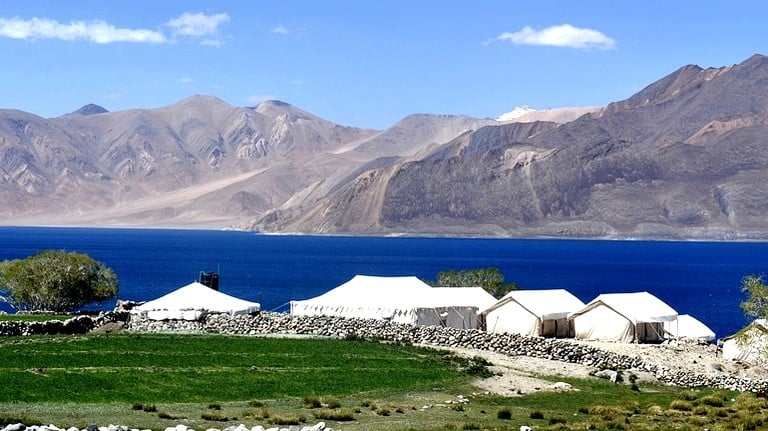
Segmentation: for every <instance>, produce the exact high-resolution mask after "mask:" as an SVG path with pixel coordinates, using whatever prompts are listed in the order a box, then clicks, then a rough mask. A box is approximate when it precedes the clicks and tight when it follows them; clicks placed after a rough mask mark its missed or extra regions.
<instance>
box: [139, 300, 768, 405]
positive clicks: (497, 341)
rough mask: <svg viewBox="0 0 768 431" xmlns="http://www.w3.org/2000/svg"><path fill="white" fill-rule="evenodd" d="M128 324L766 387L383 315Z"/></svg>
mask: <svg viewBox="0 0 768 431" xmlns="http://www.w3.org/2000/svg"><path fill="white" fill-rule="evenodd" d="M128 328H129V329H131V330H134V331H141V332H168V331H184V332H211V333H221V334H241V335H267V334H286V335H311V336H322V337H336V338H348V337H353V338H370V339H377V340H381V341H388V342H398V343H406V344H425V345H432V346H441V347H458V348H465V349H479V350H486V351H491V352H497V353H502V354H505V355H509V356H530V357H536V358H543V359H550V360H556V361H562V362H570V363H577V364H582V365H587V366H590V367H594V368H610V369H614V370H636V371H644V372H649V373H652V374H653V375H655V376H656V378H657V379H659V380H660V381H662V382H665V383H668V384H671V385H677V386H683V387H701V386H706V387H712V388H720V389H729V390H735V391H743V392H746V391H751V392H760V393H766V392H768V380H763V379H750V378H747V377H742V376H736V375H732V374H728V373H717V374H711V375H710V374H700V373H694V372H691V371H688V370H684V369H677V368H673V367H669V366H666V365H662V364H655V363H651V362H649V361H647V360H644V359H643V358H641V357H640V356H637V355H624V354H618V353H615V352H610V351H606V350H602V349H599V348H597V347H593V346H589V345H585V344H581V343H576V342H573V341H570V340H563V339H553V338H541V337H528V336H522V335H516V334H489V333H487V332H483V331H480V330H476V329H471V330H464V329H455V328H442V327H436V326H416V325H408V324H401V323H392V322H387V321H383V320H367V319H345V318H338V317H328V316H300V317H292V316H290V315H288V314H281V313H269V312H262V313H260V314H258V315H255V316H229V315H225V314H211V315H208V316H205V317H204V318H203V319H202V320H201V321H194V322H187V321H172V322H168V321H151V320H148V319H144V318H140V317H138V316H136V315H133V316H131V319H130V321H129V324H128Z"/></svg>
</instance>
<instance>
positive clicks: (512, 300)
mask: <svg viewBox="0 0 768 431" xmlns="http://www.w3.org/2000/svg"><path fill="white" fill-rule="evenodd" d="M583 307H584V303H583V302H581V301H580V300H579V299H578V298H576V297H575V296H573V295H572V294H571V293H570V292H568V291H567V290H564V289H547V290H514V291H512V292H509V293H508V294H506V295H504V297H503V298H501V299H500V300H499V301H498V302H496V304H494V305H492V306H491V307H490V308H488V309H486V310H485V311H483V312H482V313H481V318H480V320H481V322H483V325H484V326H485V330H486V331H488V332H490V333H502V332H508V333H512V334H521V335H528V336H532V337H537V336H541V337H573V335H574V331H573V326H572V325H571V324H570V322H569V321H568V314H570V313H573V312H574V311H577V310H580V309H582V308H583Z"/></svg>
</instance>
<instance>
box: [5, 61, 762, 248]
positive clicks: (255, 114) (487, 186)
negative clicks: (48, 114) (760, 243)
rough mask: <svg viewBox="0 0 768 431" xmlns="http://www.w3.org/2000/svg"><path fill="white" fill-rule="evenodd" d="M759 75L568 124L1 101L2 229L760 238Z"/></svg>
mask: <svg viewBox="0 0 768 431" xmlns="http://www.w3.org/2000/svg"><path fill="white" fill-rule="evenodd" d="M765 82H768V57H765V56H763V55H754V56H752V57H750V58H749V59H747V60H745V61H744V62H742V63H739V64H735V65H731V66H725V67H718V68H708V69H704V68H701V67H699V66H696V65H687V66H683V67H681V68H679V69H677V70H675V71H673V72H672V73H670V74H668V75H666V76H664V77H662V78H661V79H659V80H658V81H656V82H653V83H651V84H649V85H647V86H646V87H644V88H643V89H641V90H640V91H639V92H637V93H636V94H634V95H632V96H630V97H629V98H627V99H625V100H621V101H616V102H613V103H610V104H608V105H607V106H606V107H604V108H596V109H595V110H593V111H589V112H583V113H579V115H575V116H574V117H575V118H573V119H571V120H570V121H563V122H554V121H527V120H526V121H511V122H498V121H496V120H493V119H478V118H472V117H467V116H456V115H435V114H413V115H409V116H407V117H405V118H403V119H402V120H400V121H399V122H397V123H396V124H394V125H393V126H392V127H390V128H388V129H386V130H370V129H362V128H355V127H346V126H342V125H338V124H335V123H333V122H330V121H328V120H325V119H322V118H320V117H317V116H315V115H313V114H311V113H309V112H306V111H304V110H302V109H300V108H298V107H295V106H293V105H290V104H288V103H285V102H282V101H265V102H262V103H259V104H257V105H255V106H252V107H235V106H232V105H229V104H228V103H226V102H224V101H222V100H221V99H218V98H216V97H215V96H203V95H195V96H191V97H188V98H186V99H183V100H181V101H179V102H176V103H174V104H171V105H168V106H164V107H160V108H153V109H130V110H125V111H116V112H109V111H106V109H104V108H102V107H99V106H98V105H92V104H89V105H84V106H83V107H81V108H80V109H78V110H76V111H73V112H72V113H70V114H66V115H63V116H61V117H56V118H50V119H46V118H42V117H39V116H36V115H34V114H31V113H26V112H23V111H17V110H7V109H6V110H0V202H2V204H0V224H5V225H9V224H15V225H18V224H46V225H49V224H61V225H84V224H85V225H98V226H162V227H205V228H235V229H252V230H258V231H262V232H275V233H285V232H291V233H318V234H366V235H390V234H398V235H399V234H411V235H471V236H477V235H482V236H503V237H508V236H513V237H520V236H526V237H527V236H566V237H600V238H603V237H608V238H627V237H631V238H673V239H674V238H677V239H682V238H685V239H691V238H693V239H765V238H768V217H766V215H768V214H766V212H767V211H768V187H759V186H758V185H759V184H765V183H766V182H768V142H767V141H768V138H767V137H768V114H767V112H768V87H766V86H765V85H764V83H765ZM99 108H100V109H99ZM535 113H536V112H529V113H527V114H524V115H521V116H520V117H519V118H525V117H526V116H528V115H531V114H535ZM529 119H530V118H529ZM515 120H517V119H515Z"/></svg>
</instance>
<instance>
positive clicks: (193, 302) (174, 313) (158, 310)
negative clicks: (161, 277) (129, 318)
mask: <svg viewBox="0 0 768 431" xmlns="http://www.w3.org/2000/svg"><path fill="white" fill-rule="evenodd" d="M260 309H261V305H260V304H259V303H256V302H250V301H246V300H244V299H240V298H235V297H234V296H230V295H227V294H226V293H222V292H219V291H218V290H214V289H211V288H210V287H208V286H206V285H204V284H200V283H198V282H193V283H190V284H187V285H186V286H183V287H180V288H178V289H176V290H174V291H173V292H171V293H168V294H167V295H163V296H161V297H159V298H157V299H155V300H153V301H149V302H145V303H144V304H142V305H140V306H138V307H134V308H133V309H132V310H131V312H133V313H146V315H147V317H148V318H149V319H152V320H197V319H199V318H200V317H201V316H203V315H204V314H206V313H211V312H213V313H227V314H232V315H236V314H250V313H255V312H257V311H259V310H260Z"/></svg>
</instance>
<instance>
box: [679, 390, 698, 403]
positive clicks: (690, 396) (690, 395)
mask: <svg viewBox="0 0 768 431" xmlns="http://www.w3.org/2000/svg"><path fill="white" fill-rule="evenodd" d="M698 397H699V395H698V394H697V393H696V392H693V391H683V392H680V395H679V396H678V398H680V399H681V400H685V401H695V400H696V398H698Z"/></svg>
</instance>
